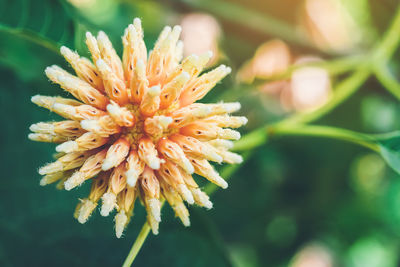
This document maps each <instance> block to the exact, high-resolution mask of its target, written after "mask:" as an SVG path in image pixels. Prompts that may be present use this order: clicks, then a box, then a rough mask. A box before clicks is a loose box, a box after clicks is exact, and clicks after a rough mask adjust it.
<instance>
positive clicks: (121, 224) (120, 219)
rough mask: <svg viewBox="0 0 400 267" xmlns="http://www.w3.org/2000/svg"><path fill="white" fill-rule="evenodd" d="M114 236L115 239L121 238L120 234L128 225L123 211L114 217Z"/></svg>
mask: <svg viewBox="0 0 400 267" xmlns="http://www.w3.org/2000/svg"><path fill="white" fill-rule="evenodd" d="M114 220H115V235H116V236H117V238H121V236H122V233H123V232H124V229H125V227H126V225H127V223H128V216H126V214H125V211H123V210H121V211H120V212H118V214H117V215H115V219H114Z"/></svg>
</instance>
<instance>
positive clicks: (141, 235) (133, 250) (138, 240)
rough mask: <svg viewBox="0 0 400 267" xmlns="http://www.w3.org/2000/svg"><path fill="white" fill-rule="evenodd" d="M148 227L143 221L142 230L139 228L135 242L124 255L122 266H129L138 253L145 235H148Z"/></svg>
mask: <svg viewBox="0 0 400 267" xmlns="http://www.w3.org/2000/svg"><path fill="white" fill-rule="evenodd" d="M150 229H151V228H150V225H149V224H148V223H147V222H145V223H144V224H143V227H142V230H140V233H139V235H138V237H137V238H136V240H135V243H133V246H132V248H131V250H130V251H129V254H128V256H127V257H126V259H125V261H124V264H123V265H122V267H129V266H131V265H132V263H133V261H134V260H135V258H136V256H137V254H138V253H139V251H140V249H141V248H142V246H143V243H144V241H145V240H146V238H147V236H148V235H149V233H150Z"/></svg>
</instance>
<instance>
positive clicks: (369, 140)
mask: <svg viewBox="0 0 400 267" xmlns="http://www.w3.org/2000/svg"><path fill="white" fill-rule="evenodd" d="M268 132H269V134H268V135H269V136H271V137H272V136H286V135H289V136H312V137H322V138H331V139H337V140H343V141H347V142H350V143H354V144H357V145H361V146H364V147H366V148H369V149H371V150H373V151H375V152H379V146H378V145H377V144H376V141H375V139H374V138H373V137H372V136H370V135H367V134H363V133H358V132H354V131H349V130H346V129H341V128H335V127H329V126H311V125H310V126H309V125H297V126H290V127H289V126H287V127H285V126H283V127H275V128H274V127H272V128H270V129H268Z"/></svg>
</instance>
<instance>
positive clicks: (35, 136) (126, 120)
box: [29, 19, 247, 237]
mask: <svg viewBox="0 0 400 267" xmlns="http://www.w3.org/2000/svg"><path fill="white" fill-rule="evenodd" d="M180 32H181V28H180V27H179V26H175V27H173V28H171V27H165V28H164V29H163V31H162V32H161V34H160V36H159V38H158V40H157V42H156V44H155V46H154V48H153V50H152V51H151V52H150V53H149V54H148V53H147V50H146V46H145V44H144V41H143V30H142V27H141V22H140V20H139V19H135V20H134V21H133V24H131V25H129V26H128V28H127V29H126V30H125V34H124V36H123V38H122V41H123V46H124V50H123V56H122V60H121V59H120V58H119V56H118V55H117V53H116V52H115V50H114V49H113V47H112V45H111V42H110V41H109V39H108V37H107V35H106V34H105V33H104V32H99V34H98V35H97V37H94V36H93V35H92V34H90V33H87V34H86V37H87V39H86V44H87V46H88V48H89V51H90V53H91V57H92V61H90V60H88V59H86V58H83V57H80V56H79V55H78V54H77V53H76V52H74V51H71V50H70V49H68V48H66V47H61V54H62V55H63V56H64V57H65V59H66V60H67V61H68V62H69V63H70V65H71V66H72V68H73V69H74V70H75V73H76V76H75V75H72V74H70V73H68V72H67V71H65V70H63V69H61V68H60V67H58V66H51V67H48V68H46V70H45V73H46V75H47V77H48V78H49V79H50V80H51V81H53V82H54V83H57V84H59V85H60V86H61V87H62V88H63V89H64V90H66V91H67V92H69V93H71V94H72V95H73V96H74V97H75V98H76V100H74V99H68V98H62V97H58V96H56V97H49V96H40V95H36V96H33V97H32V102H34V103H35V104H37V105H39V106H41V107H44V108H47V109H49V110H51V111H53V112H55V113H57V114H59V115H61V116H62V117H64V118H65V119H66V120H63V121H59V122H48V123H44V122H40V123H37V124H34V125H32V126H31V127H30V129H31V131H32V132H33V133H31V134H29V138H30V139H32V140H35V141H42V142H54V143H59V145H58V146H57V147H56V151H57V152H59V153H58V154H57V160H56V161H55V162H53V163H49V164H47V165H45V166H44V167H42V168H40V169H39V173H40V174H41V175H44V177H43V178H42V180H41V181H40V184H41V185H46V184H50V183H54V182H57V181H58V182H59V183H58V187H59V188H64V189H65V190H72V189H73V188H75V187H78V186H80V185H81V184H83V183H84V182H85V181H86V180H91V181H92V187H91V191H90V193H89V196H88V197H87V198H84V199H82V200H81V201H80V203H79V204H78V206H77V208H76V211H75V217H76V218H77V220H78V221H79V222H80V223H85V222H86V221H87V220H88V218H89V216H90V214H91V213H92V212H93V211H94V210H95V208H96V207H97V205H98V203H99V202H101V208H100V214H101V215H103V216H108V215H109V214H110V213H112V212H113V211H114V210H116V212H117V214H116V216H115V224H116V225H115V230H116V236H117V237H121V235H122V233H123V231H124V229H125V227H126V226H127V224H128V223H129V221H130V219H131V217H132V215H133V208H134V203H135V200H136V198H137V197H139V199H140V202H141V203H142V204H143V205H144V206H145V208H146V211H147V220H148V223H149V224H150V226H151V228H152V231H153V233H154V234H157V233H158V225H159V222H160V221H161V201H162V200H163V199H165V200H167V202H168V203H169V204H170V206H171V207H172V209H173V210H174V211H175V213H176V215H177V216H178V217H179V219H180V220H181V221H182V223H183V224H184V225H185V226H189V225H190V221H189V212H188V210H187V208H186V206H185V204H184V202H187V203H188V204H197V205H199V206H202V207H206V208H208V209H210V208H212V203H211V201H210V199H209V197H208V196H207V195H206V194H205V193H204V192H203V191H201V189H200V188H199V186H198V185H197V184H196V182H195V180H194V179H193V177H192V175H193V174H194V173H196V174H198V175H200V176H203V177H205V178H206V179H208V180H209V181H211V182H212V183H215V184H216V185H218V186H220V187H222V188H227V187H228V184H227V183H226V181H225V180H224V179H223V178H222V177H221V176H220V175H219V174H218V172H217V171H215V169H214V168H213V166H212V165H211V164H210V163H209V161H214V162H217V163H221V162H227V163H231V164H235V163H240V162H241V161H242V158H241V156H240V155H238V154H235V153H232V152H229V151H228V150H229V148H231V147H232V142H231V141H229V140H237V139H239V138H240V134H239V132H237V131H235V130H232V129H229V128H237V127H240V126H241V125H243V124H245V123H246V122H247V119H246V118H245V117H238V116H230V115H229V114H230V113H232V112H235V111H237V110H238V109H239V108H240V104H239V103H218V104H201V103H195V102H196V101H197V100H200V99H201V98H203V97H204V96H205V95H206V94H207V93H208V91H210V90H211V89H212V88H213V87H214V86H215V84H216V83H217V82H219V81H220V80H221V79H222V78H224V77H225V76H226V75H227V74H229V73H230V71H231V69H230V68H229V67H226V66H224V65H221V66H219V67H217V68H216V69H214V70H211V71H209V72H207V73H204V74H201V73H202V71H203V68H204V67H205V65H206V64H207V62H208V60H209V59H210V58H211V56H212V54H211V53H205V54H203V55H199V56H197V55H191V56H188V57H187V58H185V59H183V60H182V42H180V41H179V34H180Z"/></svg>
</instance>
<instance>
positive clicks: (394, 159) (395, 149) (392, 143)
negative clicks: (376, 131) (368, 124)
mask: <svg viewBox="0 0 400 267" xmlns="http://www.w3.org/2000/svg"><path fill="white" fill-rule="evenodd" d="M377 141H378V145H379V151H380V154H381V156H382V157H383V159H384V160H385V161H386V163H387V164H388V165H389V166H390V167H391V168H392V169H393V170H394V171H396V172H397V173H399V174H400V131H396V132H393V133H389V134H385V135H379V136H377Z"/></svg>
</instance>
